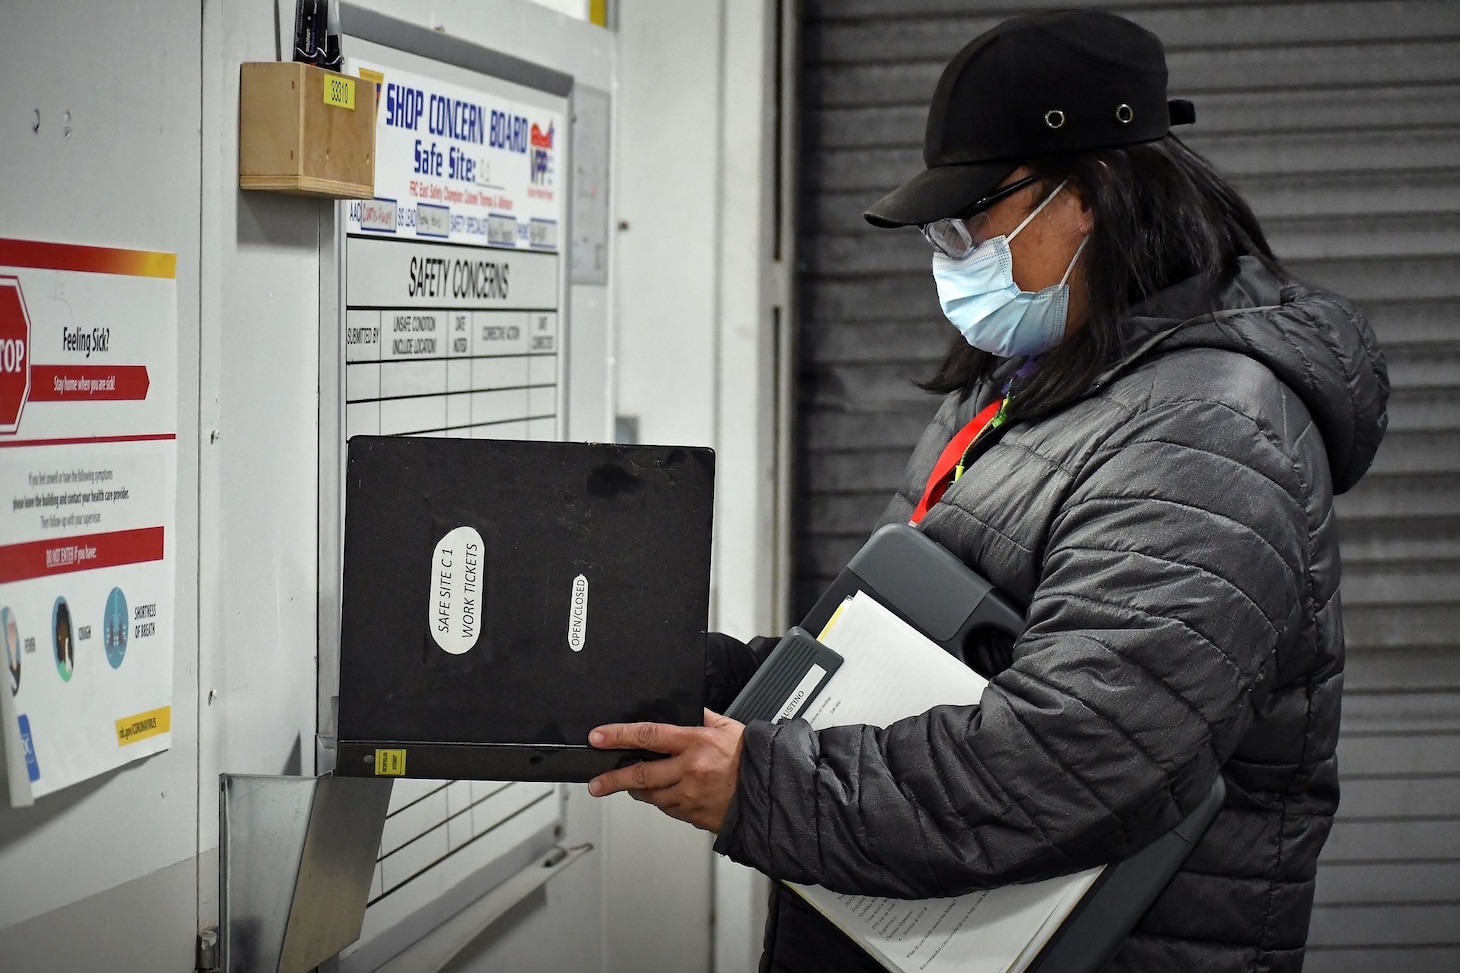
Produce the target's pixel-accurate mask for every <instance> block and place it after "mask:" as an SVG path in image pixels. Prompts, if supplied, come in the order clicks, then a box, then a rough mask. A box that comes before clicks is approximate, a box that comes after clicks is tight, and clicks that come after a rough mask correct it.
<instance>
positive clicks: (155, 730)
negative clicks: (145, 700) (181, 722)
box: [117, 706, 172, 747]
mask: <svg viewBox="0 0 1460 973" xmlns="http://www.w3.org/2000/svg"><path fill="white" fill-rule="evenodd" d="M171 729H172V707H171V706H163V707H162V708H160V709H152V710H148V711H147V712H145V713H138V714H137V715H136V716H124V717H122V718H121V719H119V720H117V746H119V747H125V746H126V745H127V744H129V743H136V742H137V741H138V740H145V739H147V738H148V737H155V736H157V735H158V734H159V733H166V732H168V731H169V730H171Z"/></svg>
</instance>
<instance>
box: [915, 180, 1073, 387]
mask: <svg viewBox="0 0 1460 973" xmlns="http://www.w3.org/2000/svg"><path fill="white" fill-rule="evenodd" d="M1064 187H1065V184H1064V183H1060V184H1059V185H1058V186H1056V187H1055V189H1054V192H1052V193H1050V194H1049V195H1048V196H1046V197H1045V198H1044V202H1042V203H1040V204H1039V205H1038V206H1037V207H1035V209H1034V212H1032V213H1030V214H1029V215H1028V216H1026V217H1024V221H1023V222H1022V223H1020V224H1019V225H1018V226H1017V227H1015V228H1014V232H1013V233H1010V234H1009V235H1008V236H996V237H992V238H990V239H988V240H985V241H984V242H983V243H980V244H979V245H978V247H977V249H975V250H974V251H973V253H971V254H969V255H968V256H967V257H964V258H963V259H961V260H954V259H952V258H951V257H947V256H944V255H943V254H941V253H934V254H933V279H934V281H936V282H937V285H938V303H939V304H941V305H942V307H943V313H944V314H945V315H946V316H947V318H948V320H949V321H951V322H953V326H954V327H956V328H957V329H958V330H959V331H960V332H962V334H963V337H964V338H965V339H966V340H967V341H968V343H969V344H970V345H973V347H975V348H981V349H983V350H984V351H987V352H990V353H992V354H995V355H998V356H999V357H1001V358H1015V357H1019V356H1024V355H1037V354H1039V353H1040V352H1044V351H1048V350H1049V349H1051V348H1053V347H1055V346H1056V345H1058V344H1059V343H1060V342H1061V341H1063V340H1064V337H1065V326H1066V318H1067V315H1068V312H1069V305H1070V288H1069V285H1068V284H1066V283H1065V281H1067V280H1069V278H1070V273H1071V272H1072V271H1073V270H1074V269H1075V262H1076V261H1077V260H1079V259H1080V252H1081V251H1083V250H1084V249H1085V244H1086V243H1088V242H1089V237H1086V238H1085V239H1084V240H1081V241H1080V246H1079V248H1078V249H1076V250H1075V255H1074V257H1072V258H1071V259H1070V265H1069V266H1068V267H1066V268H1065V275H1064V276H1063V277H1061V278H1060V282H1059V283H1058V284H1055V285H1054V286H1052V287H1046V288H1045V289H1044V290H1042V291H1039V292H1038V293H1034V292H1031V291H1021V290H1020V289H1019V285H1018V284H1016V283H1014V259H1013V257H1012V256H1011V255H1010V253H1009V241H1010V240H1012V239H1014V238H1015V237H1016V236H1018V235H1019V233H1020V231H1022V230H1023V229H1024V227H1026V226H1028V225H1029V221H1030V220H1032V219H1034V217H1036V216H1038V215H1039V213H1040V211H1041V210H1043V209H1044V207H1046V206H1048V205H1049V202H1050V200H1052V199H1054V198H1055V196H1056V195H1058V194H1059V191H1060V190H1061V189H1063V188H1064Z"/></svg>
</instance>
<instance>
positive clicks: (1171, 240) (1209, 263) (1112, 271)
mask: <svg viewBox="0 0 1460 973" xmlns="http://www.w3.org/2000/svg"><path fill="white" fill-rule="evenodd" d="M1028 166H1029V169H1030V172H1031V174H1032V175H1035V176H1038V177H1039V180H1040V181H1039V182H1038V183H1037V184H1036V185H1037V186H1038V187H1039V188H1038V190H1037V194H1047V193H1049V192H1050V191H1051V190H1053V189H1054V187H1055V186H1058V185H1059V184H1060V182H1061V181H1063V180H1065V179H1068V180H1069V184H1070V186H1071V187H1075V188H1078V190H1079V192H1080V194H1081V196H1083V198H1084V199H1085V201H1086V203H1087V204H1088V205H1089V206H1090V207H1091V214H1092V217H1093V221H1094V226H1093V228H1092V230H1091V232H1090V242H1089V243H1088V244H1086V246H1085V250H1084V254H1083V256H1082V257H1081V260H1082V261H1083V263H1084V279H1085V281H1086V284H1087V286H1088V288H1089V297H1090V302H1089V306H1090V317H1089V319H1088V320H1087V321H1086V323H1085V325H1084V327H1082V328H1080V329H1079V331H1077V332H1076V333H1075V334H1073V335H1072V336H1071V337H1070V338H1069V340H1067V341H1065V342H1063V343H1062V344H1060V345H1059V347H1057V348H1054V349H1052V350H1050V351H1047V352H1045V353H1044V354H1043V355H1042V356H1040V361H1039V367H1038V368H1036V369H1034V370H1033V372H1032V373H1031V374H1030V375H1029V377H1028V378H1027V379H1026V380H1025V381H1024V382H1023V383H1022V384H1021V385H1020V387H1019V388H1018V389H1017V394H1016V395H1014V396H1013V397H1012V398H1011V399H1010V401H1009V416H1010V418H1030V417H1034V416H1038V415H1042V414H1046V413H1048V412H1051V411H1053V410H1054V409H1057V408H1059V407H1060V406H1061V405H1064V404H1066V403H1068V402H1070V401H1071V400H1073V399H1075V398H1077V397H1078V396H1079V395H1080V394H1081V393H1083V392H1084V391H1085V390H1086V389H1088V388H1089V387H1090V385H1091V383H1093V382H1094V380H1095V378H1096V377H1097V376H1098V375H1100V373H1101V372H1103V371H1105V370H1106V369H1108V368H1109V367H1110V366H1111V365H1113V364H1115V362H1116V361H1117V360H1118V359H1119V356H1120V353H1121V340H1120V323H1121V321H1122V319H1124V318H1125V316H1126V314H1127V313H1128V311H1129V309H1130V308H1131V307H1132V306H1133V305H1135V304H1138V303H1140V302H1141V301H1143V300H1145V299H1146V298H1148V297H1150V296H1151V295H1153V294H1155V293H1156V292H1158V291H1161V290H1164V289H1165V288H1167V287H1170V286H1171V285H1172V284H1175V283H1178V282H1179V281H1183V280H1186V279H1188V278H1191V277H1205V278H1207V279H1208V280H1209V283H1210V287H1211V289H1212V290H1215V289H1216V287H1217V285H1218V284H1219V282H1221V281H1222V280H1225V279H1226V278H1228V277H1230V276H1231V275H1232V274H1234V273H1235V272H1236V270H1237V259H1238V258H1239V257H1241V256H1246V255H1251V256H1253V257H1256V258H1257V259H1258V260H1260V261H1261V262H1262V263H1263V264H1264V265H1265V266H1266V267H1268V268H1269V269H1270V270H1272V271H1273V272H1274V273H1277V274H1280V275H1281V274H1282V273H1283V271H1282V267H1281V265H1280V264H1279V263H1278V260H1277V258H1276V257H1275V256H1273V253H1272V249H1271V248H1270V247H1269V246H1268V244H1267V238H1266V237H1265V236H1264V235H1263V232H1262V227H1261V226H1260V225H1259V224H1258V222H1257V217H1256V216H1254V215H1253V213H1252V209H1251V207H1249V206H1248V205H1247V203H1246V201H1245V200H1243V199H1242V197H1241V196H1239V195H1238V194H1237V191H1236V190H1235V189H1233V188H1232V187H1231V186H1230V185H1229V184H1228V183H1227V181H1226V180H1225V179H1224V178H1222V176H1221V175H1220V174H1219V173H1218V172H1217V171H1216V170H1215V169H1214V168H1213V167H1212V165H1211V164H1210V163H1209V162H1207V161H1206V160H1205V159H1203V158H1202V157H1201V156H1199V155H1197V154H1196V153H1195V152H1193V151H1192V150H1191V149H1189V148H1187V147H1186V145H1185V144H1184V143H1183V142H1182V141H1181V140H1180V139H1178V138H1177V137H1176V136H1174V135H1167V136H1165V137H1164V138H1161V139H1159V140H1158V141H1155V142H1145V143H1142V144H1139V145H1129V146H1123V147H1121V148H1116V149H1100V150H1097V151H1093V152H1086V153H1080V154H1078V155H1067V156H1050V157H1047V158H1043V159H1034V160H1030V162H1029V163H1028ZM1002 362H1003V359H1001V358H999V357H997V356H995V355H992V354H990V353H988V352H986V351H980V350H979V349H977V348H974V347H973V346H971V345H969V344H968V342H967V341H965V340H964V338H963V336H962V335H959V336H957V337H955V338H954V339H953V342H952V343H951V344H950V345H949V347H948V351H947V352H946V353H945V354H944V355H943V360H942V362H940V363H939V365H938V371H937V372H936V373H935V374H934V375H933V377H932V378H930V379H928V380H927V381H926V382H919V383H918V385H919V387H920V388H923V389H925V390H927V391H929V392H937V393H940V394H947V393H949V392H958V393H960V394H961V395H962V397H963V398H967V397H968V396H969V395H971V394H972V393H973V391H974V389H975V388H976V387H977V386H978V383H979V382H980V381H982V380H983V379H985V378H987V377H988V376H989V375H990V374H991V373H992V372H993V370H994V369H995V368H997V367H998V366H999V365H1000V364H1001V363H1002Z"/></svg>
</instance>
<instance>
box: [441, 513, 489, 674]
mask: <svg viewBox="0 0 1460 973" xmlns="http://www.w3.org/2000/svg"><path fill="white" fill-rule="evenodd" d="M485 555H486V545H484V544H483V543H482V535H481V534H479V533H477V531H476V529H475V528H473V527H466V526H462V527H457V528H455V529H454V530H452V531H450V532H449V533H448V534H447V535H446V536H445V537H443V538H441V540H440V541H438V542H437V543H436V552H435V555H434V556H433V560H432V562H431V606H430V617H431V637H432V638H433V639H435V640H436V644H437V645H439V646H441V648H443V649H445V650H446V651H447V652H450V653H451V654H452V655H461V654H462V653H463V652H468V651H470V650H471V649H472V648H474V647H475V646H476V644H477V639H478V638H480V637H481V634H482V567H483V565H482V559H483V557H485Z"/></svg>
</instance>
